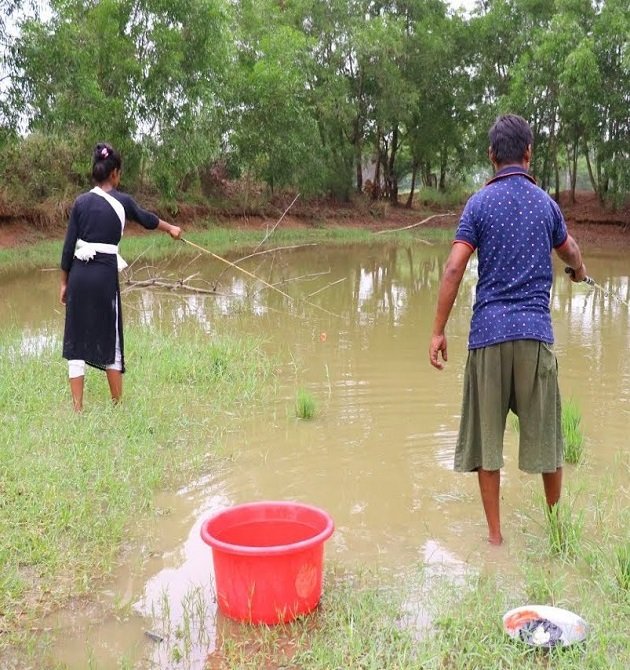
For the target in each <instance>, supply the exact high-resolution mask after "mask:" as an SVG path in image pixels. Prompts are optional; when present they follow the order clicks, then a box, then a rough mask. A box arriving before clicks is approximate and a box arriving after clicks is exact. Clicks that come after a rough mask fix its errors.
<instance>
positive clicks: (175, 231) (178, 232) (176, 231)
mask: <svg viewBox="0 0 630 670" xmlns="http://www.w3.org/2000/svg"><path fill="white" fill-rule="evenodd" d="M168 234H169V235H170V236H171V237H172V238H173V239H174V240H179V239H180V238H181V236H182V229H181V228H180V227H179V226H171V227H170V228H169V230H168Z"/></svg>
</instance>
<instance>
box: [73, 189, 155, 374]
mask: <svg viewBox="0 0 630 670" xmlns="http://www.w3.org/2000/svg"><path fill="white" fill-rule="evenodd" d="M107 195H109V196H112V197H113V198H115V199H116V200H117V201H118V202H119V203H120V204H121V205H122V206H123V208H124V211H125V218H128V219H132V220H133V221H137V222H138V223H140V224H141V225H142V226H144V227H145V228H148V229H155V228H157V226H158V223H159V218H158V217H157V216H156V215H155V214H152V213H151V212H147V211H146V210H144V209H142V208H141V207H139V206H138V205H137V204H136V202H135V201H134V200H133V198H132V197H131V196H129V195H127V194H126V193H120V192H118V191H116V190H111V191H107ZM122 228H123V225H122V222H121V220H120V218H119V217H118V214H117V213H116V211H115V210H114V208H113V207H112V205H111V204H110V203H109V202H108V201H107V200H106V199H105V198H103V197H102V196H100V195H97V194H96V193H93V192H91V191H90V192H89V193H83V194H82V195H80V196H79V197H78V198H77V199H76V200H75V202H74V205H73V206H72V212H71V214H70V221H69V223H68V230H67V232H66V239H65V242H64V245H63V252H62V254H61V269H62V270H65V271H66V272H68V273H69V274H68V288H67V290H66V324H65V330H64V336H63V357H64V358H67V359H68V360H73V359H78V360H83V361H85V362H86V363H88V364H89V365H92V366H94V367H96V368H100V369H101V370H104V369H105V367H106V366H107V365H111V364H113V363H114V359H115V354H116V333H117V332H118V337H119V345H120V352H121V355H122V371H123V372H124V371H125V355H124V346H123V329H122V309H121V302H120V289H119V285H118V264H117V258H116V255H115V254H106V253H100V252H97V253H96V255H95V256H94V258H92V259H91V260H89V261H82V260H79V259H78V258H75V257H74V250H75V245H76V242H77V240H79V239H81V240H83V241H85V242H92V243H101V244H116V245H117V244H118V243H119V242H120V238H121V237H122ZM117 317H118V318H117Z"/></svg>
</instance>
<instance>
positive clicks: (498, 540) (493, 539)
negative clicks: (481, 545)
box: [488, 535, 503, 547]
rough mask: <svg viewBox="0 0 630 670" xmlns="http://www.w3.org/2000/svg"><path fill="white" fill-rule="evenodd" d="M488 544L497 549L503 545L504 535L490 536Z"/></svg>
mask: <svg viewBox="0 0 630 670" xmlns="http://www.w3.org/2000/svg"><path fill="white" fill-rule="evenodd" d="M488 544H492V545H494V546H495V547H498V546H500V545H502V544H503V536H502V535H488Z"/></svg>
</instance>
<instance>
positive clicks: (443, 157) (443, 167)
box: [438, 146, 448, 193]
mask: <svg viewBox="0 0 630 670" xmlns="http://www.w3.org/2000/svg"><path fill="white" fill-rule="evenodd" d="M447 162H448V151H447V150H446V147H445V146H442V149H441V150H440V184H439V186H438V188H439V190H440V193H444V192H445V191H446V165H447Z"/></svg>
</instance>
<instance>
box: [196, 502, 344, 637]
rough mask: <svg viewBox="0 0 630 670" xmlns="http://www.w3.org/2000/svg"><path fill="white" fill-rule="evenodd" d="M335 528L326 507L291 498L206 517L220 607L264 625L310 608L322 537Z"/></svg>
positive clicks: (318, 578) (317, 585)
mask: <svg viewBox="0 0 630 670" xmlns="http://www.w3.org/2000/svg"><path fill="white" fill-rule="evenodd" d="M333 530H334V524H333V520H332V518H331V517H330V516H329V515H328V514H327V513H326V512H324V511H323V510H321V509H318V508H317V507H312V506H310V505H304V504H302V503H295V502H258V503H248V504H244V505H236V506H235V507H231V508H229V509H227V510H224V511H222V512H219V513H218V514H216V515H215V516H213V517H211V518H210V519H207V520H206V521H204V523H203V524H202V526H201V538H202V539H203V541H204V542H205V543H206V544H209V545H210V546H211V547H212V558H213V562H214V574H215V580H216V590H217V599H218V604H219V610H220V611H221V612H222V613H223V614H225V615H226V616H228V617H230V618H231V619H236V620H238V621H247V622H249V623H265V624H275V623H284V622H287V621H291V620H292V619H294V618H295V617H296V616H299V615H301V614H307V613H308V612H310V611H311V610H312V609H314V608H315V607H316V606H317V604H318V603H319V599H320V597H321V593H322V565H323V558H324V542H325V541H326V540H327V539H328V538H329V537H330V536H331V535H332V532H333Z"/></svg>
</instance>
